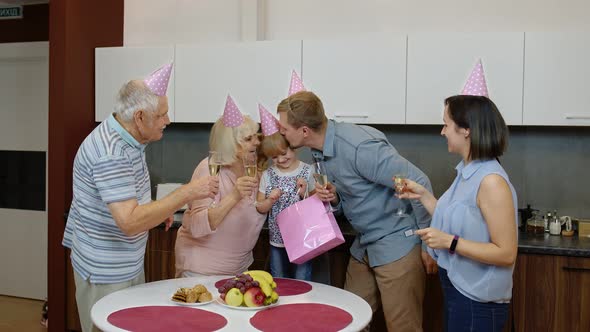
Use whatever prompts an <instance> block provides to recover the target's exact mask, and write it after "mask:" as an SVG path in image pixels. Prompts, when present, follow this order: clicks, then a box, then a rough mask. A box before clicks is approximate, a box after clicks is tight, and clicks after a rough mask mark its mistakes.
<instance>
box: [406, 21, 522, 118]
mask: <svg viewBox="0 0 590 332" xmlns="http://www.w3.org/2000/svg"><path fill="white" fill-rule="evenodd" d="M523 51H524V33H512V32H500V33H449V32H445V33H413V34H410V35H409V36H408V74H407V75H408V81H407V89H408V91H407V111H406V119H407V121H406V123H408V124H442V123H443V122H442V116H443V109H444V105H443V102H444V99H445V98H447V97H449V96H452V95H457V94H460V93H461V91H462V90H463V86H464V85H465V82H466V80H467V78H468V77H469V75H470V74H471V70H472V69H473V67H474V66H475V64H476V62H477V61H478V60H479V59H481V60H482V63H483V68H484V73H485V77H486V82H487V86H488V92H489V95H490V99H492V100H493V101H494V103H495V104H496V105H497V106H498V109H499V110H500V112H501V113H502V116H503V117H504V120H505V121H506V123H507V124H509V125H520V124H522V95H523V92H522V90H523V70H524V66H523Z"/></svg>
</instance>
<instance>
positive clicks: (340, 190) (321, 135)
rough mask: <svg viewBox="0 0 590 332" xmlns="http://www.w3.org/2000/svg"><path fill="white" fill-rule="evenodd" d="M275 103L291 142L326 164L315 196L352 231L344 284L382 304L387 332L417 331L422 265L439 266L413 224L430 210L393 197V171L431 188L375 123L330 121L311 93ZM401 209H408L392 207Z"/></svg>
mask: <svg viewBox="0 0 590 332" xmlns="http://www.w3.org/2000/svg"><path fill="white" fill-rule="evenodd" d="M277 110H278V113H279V118H280V121H279V122H280V125H281V134H282V135H284V136H285V138H286V139H287V140H288V141H289V144H290V145H291V147H293V148H297V147H301V146H307V147H310V148H311V149H312V155H313V157H314V158H315V159H316V160H321V161H323V162H324V164H325V168H326V172H327V175H328V180H329V181H330V184H329V185H328V187H327V188H326V189H322V188H321V187H319V186H318V185H316V190H317V192H318V196H319V197H320V199H322V200H323V201H329V202H330V203H331V204H332V205H333V206H335V207H336V208H337V211H338V212H341V213H344V215H345V216H346V218H347V219H348V221H349V222H350V224H351V225H352V226H353V227H354V229H355V230H356V231H357V236H356V238H355V241H354V243H353V244H352V246H351V248H350V252H351V258H350V261H349V264H348V269H347V272H346V282H345V285H344V288H345V289H346V290H349V291H351V292H353V293H355V294H357V295H359V296H361V297H362V298H364V299H365V300H366V301H367V302H368V303H369V304H370V305H371V308H372V309H373V312H375V311H376V310H377V309H378V308H379V306H382V307H383V312H384V314H385V320H386V323H387V328H388V330H389V331H421V330H422V302H423V300H424V288H425V269H426V272H427V273H436V262H435V261H434V260H433V259H432V258H431V257H430V256H429V255H428V253H427V252H426V251H425V250H421V248H420V238H419V237H417V236H416V235H414V230H416V229H418V228H425V227H428V226H429V225H430V215H429V213H428V211H427V210H426V209H425V208H424V207H423V206H422V205H421V204H420V202H418V201H417V200H413V201H408V200H400V199H398V198H397V197H396V196H395V190H394V187H393V181H392V177H393V176H394V175H395V174H398V173H400V171H402V170H403V171H404V173H407V176H408V178H409V179H412V180H414V181H416V182H418V183H420V184H422V185H423V186H424V187H426V188H428V189H429V190H430V191H432V188H431V185H430V181H429V180H428V177H427V176H426V175H425V174H424V173H423V172H422V171H421V170H420V169H418V168H417V167H416V166H414V165H412V164H411V163H409V162H408V161H407V160H406V159H405V158H403V157H402V156H401V155H400V154H399V153H398V152H397V151H396V149H395V148H394V147H393V146H392V145H391V144H390V143H389V142H388V141H387V139H386V137H385V135H384V134H383V133H382V132H380V131H378V130H377V129H374V128H372V127H368V126H359V125H355V124H349V123H339V122H335V121H333V120H328V119H327V118H326V116H325V114H324V108H323V105H322V102H321V100H320V99H319V98H318V97H317V96H316V95H315V94H313V93H312V92H307V91H301V92H298V93H295V94H293V95H291V96H290V97H288V98H286V99H284V100H283V101H281V103H279V105H278V108H277ZM399 208H403V209H405V210H406V211H407V213H404V214H401V215H400V214H398V213H396V211H397V210H398V209H399Z"/></svg>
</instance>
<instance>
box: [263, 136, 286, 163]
mask: <svg viewBox="0 0 590 332" xmlns="http://www.w3.org/2000/svg"><path fill="white" fill-rule="evenodd" d="M288 148H289V143H288V142H287V140H286V139H285V137H284V136H283V135H281V134H280V133H279V132H276V133H274V134H272V135H269V136H264V138H263V139H262V143H260V150H261V151H262V153H263V154H264V156H266V157H267V158H274V157H276V156H278V155H280V154H283V153H285V151H287V149H288Z"/></svg>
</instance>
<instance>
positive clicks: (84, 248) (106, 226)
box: [62, 115, 151, 284]
mask: <svg viewBox="0 0 590 332" xmlns="http://www.w3.org/2000/svg"><path fill="white" fill-rule="evenodd" d="M144 150H145V145H143V144H140V143H139V142H137V140H135V139H134V138H133V136H131V134H129V133H128V132H127V131H126V130H125V129H124V128H123V127H122V126H121V125H120V124H119V123H118V122H117V120H116V119H115V118H114V116H113V115H111V116H109V117H108V118H107V120H106V121H103V122H102V123H101V124H100V125H98V127H96V128H95V129H94V130H93V131H92V132H91V133H90V135H88V137H86V139H85V140H84V142H82V144H81V145H80V148H79V149H78V153H77V154H76V158H75V159H74V169H73V173H74V175H73V199H72V205H71V207H70V212H69V215H68V221H67V223H66V229H65V232H64V238H63V241H62V244H63V245H64V246H65V247H68V248H70V249H71V250H72V254H71V256H70V258H71V260H72V265H73V267H74V270H75V271H76V272H77V273H78V274H79V275H80V276H81V277H82V278H84V280H87V279H89V280H90V282H91V283H97V284H109V283H119V282H124V281H127V280H131V279H133V278H135V277H137V276H138V275H139V274H140V273H143V272H144V271H143V259H144V253H145V246H146V242H147V236H148V234H147V232H142V233H140V234H137V235H135V236H126V235H125V234H124V233H123V232H122V231H121V229H119V227H118V226H117V224H116V222H115V220H114V219H113V217H112V215H111V213H110V211H109V208H108V206H107V204H109V203H113V202H121V201H126V200H129V199H137V201H138V203H139V204H146V203H149V202H150V201H151V190H150V177H149V172H148V169H147V164H146V162H145V151H144Z"/></svg>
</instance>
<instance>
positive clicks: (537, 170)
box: [146, 124, 590, 218]
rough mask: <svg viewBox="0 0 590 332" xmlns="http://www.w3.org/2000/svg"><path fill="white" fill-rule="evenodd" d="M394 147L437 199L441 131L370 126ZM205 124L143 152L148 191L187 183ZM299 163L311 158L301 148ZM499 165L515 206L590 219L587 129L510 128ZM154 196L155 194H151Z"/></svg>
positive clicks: (446, 168)
mask: <svg viewBox="0 0 590 332" xmlns="http://www.w3.org/2000/svg"><path fill="white" fill-rule="evenodd" d="M375 127H376V128H378V129H379V130H381V131H383V132H384V133H385V134H386V135H387V137H388V139H389V141H390V142H391V143H392V144H393V145H394V146H395V148H396V149H397V150H398V151H399V152H400V153H401V154H402V155H404V156H405V157H406V158H407V159H409V160H410V161H411V162H412V163H414V164H415V165H417V166H418V167H420V168H421V169H422V170H423V171H424V172H425V173H426V174H427V175H428V176H429V177H430V180H431V182H432V185H433V188H434V192H435V195H436V196H437V197H438V196H440V195H441V194H442V193H443V192H444V191H445V190H446V189H447V188H448V187H449V185H450V184H451V182H452V181H453V179H454V177H455V174H456V172H455V166H456V165H457V163H458V162H459V158H458V157H457V156H455V155H451V154H449V153H448V152H447V145H446V140H445V138H444V137H442V136H440V129H441V126H408V125H404V126H401V125H400V126H397V125H396V126H393V125H387V126H385V125H382V126H375ZM210 129H211V125H210V124H171V125H170V126H168V127H167V128H166V130H165V132H164V138H163V139H162V140H161V141H159V142H155V143H152V144H150V145H149V146H148V148H147V150H146V151H147V152H146V154H147V162H148V165H149V168H150V174H151V180H152V187H153V188H154V189H155V186H156V185H157V184H158V183H165V182H181V183H182V182H187V181H188V180H189V179H190V177H191V176H192V173H193V171H194V169H195V167H196V165H197V163H198V162H199V161H201V160H202V159H203V158H205V157H206V156H207V152H208V142H209V130H210ZM300 156H301V158H302V159H303V160H305V161H309V160H310V159H311V157H310V154H309V151H308V150H307V149H305V148H304V149H301V150H300ZM500 162H501V163H502V165H504V168H505V169H506V171H507V172H508V175H509V176H510V180H511V182H512V184H513V185H514V187H515V188H516V191H517V194H518V206H519V207H523V206H525V205H526V204H527V203H528V204H531V206H532V207H533V208H536V209H540V210H541V211H542V212H543V213H544V211H545V210H549V209H551V210H553V209H557V210H558V213H559V214H560V215H566V214H567V215H571V216H576V217H583V218H590V176H589V175H588V171H586V170H587V169H588V167H589V165H590V128H588V127H510V140H509V147H508V151H507V153H506V154H505V155H504V156H503V157H501V158H500ZM154 197H155V190H154Z"/></svg>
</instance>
